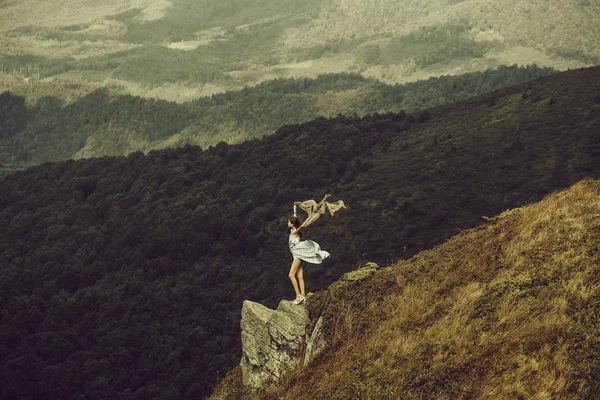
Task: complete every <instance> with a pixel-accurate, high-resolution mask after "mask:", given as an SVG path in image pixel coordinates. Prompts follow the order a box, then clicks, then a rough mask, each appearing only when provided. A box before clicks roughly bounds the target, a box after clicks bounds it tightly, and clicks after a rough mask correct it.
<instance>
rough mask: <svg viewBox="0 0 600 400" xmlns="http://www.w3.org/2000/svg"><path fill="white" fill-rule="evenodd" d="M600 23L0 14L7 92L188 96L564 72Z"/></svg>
mask: <svg viewBox="0 0 600 400" xmlns="http://www.w3.org/2000/svg"><path fill="white" fill-rule="evenodd" d="M599 15H600V4H598V2H597V1H589V0H569V1H562V0H499V1H494V2H490V1H488V0H463V1H461V0H419V1H416V0H402V1H398V0H367V1H364V0H343V1H342V0H320V1H318V0H261V1H254V0H225V1H223V0H206V1H202V2H198V1H196V0H172V1H164V0H127V1H123V2H119V4H118V5H117V4H116V3H106V4H105V3H102V4H100V3H90V2H65V1H62V0H48V1H45V2H43V3H40V2H37V1H33V0H21V1H18V2H9V3H6V2H5V4H4V5H3V6H2V7H1V8H0V32H2V35H1V36H2V37H1V38H0V49H1V52H2V57H0V72H4V73H5V74H0V85H2V86H3V87H5V88H7V89H11V90H12V88H14V87H15V85H19V84H24V83H23V82H22V81H23V80H27V83H28V84H36V82H40V81H41V82H50V81H53V80H58V81H63V82H77V81H81V80H83V81H85V82H87V83H90V84H93V85H95V86H96V87H106V86H111V85H117V86H119V87H121V88H122V90H123V93H124V94H130V95H141V96H144V97H158V98H162V99H168V100H177V101H185V100H191V99H195V98H198V97H200V96H202V95H210V94H213V93H217V92H223V91H227V90H233V89H240V88H242V87H244V86H247V85H250V86H253V85H256V84H258V83H261V82H264V81H269V80H272V79H276V78H315V77H317V76H318V75H320V74H324V73H358V74H360V75H362V76H364V77H373V78H376V79H378V80H381V81H383V82H386V83H391V84H395V83H405V82H412V81H416V80H421V79H427V78H429V77H432V76H441V75H460V74H464V73H469V72H477V71H485V70H487V69H489V68H496V67H498V66H500V65H513V64H517V65H531V64H534V63H536V64H537V65H540V66H542V67H551V68H554V69H559V70H566V69H568V68H578V67H582V66H591V65H597V64H600V50H599V49H600V46H599V43H598V28H597V27H598V26H600V17H599ZM0 87H1V86H0Z"/></svg>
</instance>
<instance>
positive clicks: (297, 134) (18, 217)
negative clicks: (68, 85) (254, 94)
mask: <svg viewBox="0 0 600 400" xmlns="http://www.w3.org/2000/svg"><path fill="white" fill-rule="evenodd" d="M599 81H600V68H591V69H586V70H577V71H570V72H567V73H559V74H554V75H551V76H548V77H544V78H541V79H539V80H536V81H533V82H530V83H524V84H521V85H518V86H515V87H511V88H506V89H501V90H498V91H495V92H493V93H490V94H487V95H484V96H480V97H477V98H473V99H470V100H468V101H464V102H461V103H456V104H450V105H445V106H440V107H437V108H432V109H428V110H426V111H420V112H416V113H408V114H407V113H406V112H402V111H401V112H399V113H389V114H383V115H370V116H365V117H359V116H354V117H343V116H339V117H336V118H331V119H327V118H317V119H315V120H314V121H311V122H309V123H306V124H302V125H289V126H284V127H282V128H280V129H278V131H277V132H276V133H275V134H274V135H271V136H268V137H266V138H264V139H262V140H258V139H256V140H251V141H248V142H244V143H242V144H239V145H228V144H226V143H224V142H221V143H219V144H217V145H215V146H213V147H210V148H207V149H204V150H201V149H200V148H199V147H194V146H190V145H187V146H185V147H183V148H180V149H167V150H161V151H151V152H150V153H149V154H148V155H144V154H142V153H140V152H136V153H133V154H130V155H129V156H128V157H102V158H97V159H91V160H78V161H74V160H68V161H64V162H57V163H46V164H43V165H41V166H37V167H33V168H29V169H27V170H25V171H19V172H15V173H13V174H10V175H8V176H6V177H4V178H2V179H0V221H1V224H2V226H3V229H1V230H0V276H1V277H2V279H1V281H0V313H1V315H2V320H3V321H4V322H3V327H2V331H1V332H0V336H1V341H0V343H1V344H0V365H2V366H3V367H2V373H1V374H0V379H1V380H2V381H1V383H0V387H1V389H0V390H1V391H2V392H1V393H0V394H1V397H2V398H14V399H20V398H28V399H45V398H49V397H50V398H62V399H74V398H80V397H81V396H84V397H89V398H111V399H113V398H123V399H145V398H152V397H160V398H165V399H170V398H173V399H181V398H189V399H192V398H198V397H200V396H201V395H202V394H208V393H209V392H210V391H211V389H212V387H213V386H214V384H215V383H216V382H217V379H218V378H219V377H221V376H222V375H223V374H224V373H225V372H226V371H227V370H229V369H230V368H231V367H233V366H234V365H235V364H237V363H238V362H239V357H240V353H239V351H240V347H239V338H238V335H239V310H240V306H241V302H242V300H243V299H251V300H254V301H258V302H261V303H263V304H265V305H267V306H273V305H274V304H276V302H278V301H279V300H281V299H282V298H291V297H293V290H292V288H291V285H290V283H289V281H288V278H287V273H288V268H289V264H290V262H291V257H290V254H289V250H288V249H287V227H286V218H287V217H288V215H289V214H290V212H291V205H292V202H293V201H295V200H305V199H308V198H315V199H317V200H319V199H320V197H321V196H323V195H324V194H326V193H331V194H332V195H333V198H332V199H343V200H344V201H345V202H346V204H347V205H348V209H347V210H343V211H341V212H339V214H338V215H336V217H335V218H333V219H331V218H327V217H324V218H322V219H320V220H319V221H318V222H317V223H315V224H314V225H312V226H311V227H310V228H309V229H307V231H306V234H307V235H308V236H307V237H308V238H311V239H315V240H317V241H318V242H319V243H320V244H321V246H322V247H323V248H324V249H326V250H328V251H330V252H331V254H332V257H331V259H329V260H327V262H326V263H325V264H323V265H322V266H319V267H311V266H307V268H306V273H305V279H306V281H307V289H308V290H309V291H315V290H318V289H320V288H323V287H325V286H326V285H328V284H330V283H331V282H333V281H334V280H336V279H337V278H338V277H339V276H340V275H341V274H342V273H344V272H346V271H348V270H351V269H354V268H355V267H356V266H357V265H358V264H360V263H362V262H364V261H375V262H378V263H379V264H380V265H390V264H391V263H393V262H395V261H396V260H398V259H399V258H404V257H408V256H411V255H413V254H416V253H417V252H418V251H420V250H423V249H426V248H430V247H432V246H434V245H436V244H439V243H441V242H442V241H444V240H446V239H448V238H450V237H451V236H453V235H455V234H456V233H458V232H459V231H461V230H463V229H465V228H468V227H472V226H474V225H476V224H478V223H480V222H481V221H482V216H492V215H495V214H497V213H499V212H501V211H502V210H504V209H506V208H512V207H515V206H519V205H522V204H525V203H527V202H532V201H537V200H539V199H541V198H542V197H543V196H545V195H546V194H548V193H550V192H552V191H554V190H557V189H561V188H564V187H567V186H569V185H571V184H573V183H575V182H578V181H580V180H581V179H582V178H584V177H587V176H591V177H600V163H598V157H600V88H599V87H598V82H599Z"/></svg>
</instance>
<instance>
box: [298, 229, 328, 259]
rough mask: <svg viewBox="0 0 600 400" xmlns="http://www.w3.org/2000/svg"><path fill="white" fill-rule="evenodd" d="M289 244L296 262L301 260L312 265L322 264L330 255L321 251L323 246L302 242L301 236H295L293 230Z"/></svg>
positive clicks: (309, 241)
mask: <svg viewBox="0 0 600 400" xmlns="http://www.w3.org/2000/svg"><path fill="white" fill-rule="evenodd" d="M288 243H289V245H290V251H291V252H292V255H293V256H294V259H295V260H298V259H299V260H302V261H306V262H308V263H311V264H321V263H322V262H323V260H324V259H326V258H327V257H329V253H328V252H326V251H325V250H321V246H319V244H318V243H317V242H313V241H312V240H300V236H298V235H296V234H294V230H293V229H292V230H291V231H290V237H289V241H288Z"/></svg>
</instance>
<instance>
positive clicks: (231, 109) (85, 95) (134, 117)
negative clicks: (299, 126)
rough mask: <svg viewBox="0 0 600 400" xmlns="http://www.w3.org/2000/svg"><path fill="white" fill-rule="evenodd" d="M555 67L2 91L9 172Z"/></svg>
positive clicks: (363, 109) (440, 95)
mask: <svg viewBox="0 0 600 400" xmlns="http://www.w3.org/2000/svg"><path fill="white" fill-rule="evenodd" d="M552 72H553V71H552V70H550V69H547V68H537V67H520V68H519V67H516V66H514V67H500V68H498V69H496V70H493V71H487V72H485V73H474V74H468V75H464V76H460V77H442V78H437V79H430V80H428V81H424V82H417V83H412V84H408V85H402V86H401V85H395V86H390V85H385V84H382V83H379V82H377V81H375V80H372V79H365V78H363V77H361V76H359V75H348V74H333V75H323V76H320V77H319V78H316V79H285V80H275V81H271V82H267V83H263V84H261V85H259V86H256V87H254V88H245V89H244V90H242V91H236V92H226V93H222V94H216V95H213V96H211V97H210V98H202V99H198V100H195V101H192V102H187V103H183V104H177V103H173V102H167V101H163V100H155V99H144V98H140V97H132V96H128V95H125V96H123V95H118V92H117V93H115V90H106V89H98V90H91V88H90V86H89V85H86V84H84V83H83V82H81V83H79V84H76V85H71V86H69V87H63V86H61V85H57V84H39V85H28V86H25V87H21V88H16V90H15V92H14V93H12V92H6V93H3V94H0V168H2V166H3V165H4V167H5V168H6V167H10V166H12V167H23V166H30V165H35V164H40V163H42V162H45V161H57V160H64V159H68V158H82V157H85V158H89V157H100V156H104V155H127V154H129V153H131V152H134V151H143V152H148V151H150V150H152V149H158V148H165V147H177V146H183V145H185V144H194V145H199V146H202V147H207V146H209V145H216V144H217V143H218V142H221V141H225V142H227V143H228V144H232V143H239V142H242V141H245V140H249V139H254V138H260V137H263V136H265V135H270V134H272V133H273V132H275V130H276V129H277V128H278V127H280V126H281V125H289V124H294V123H301V122H306V121H309V120H311V119H314V118H316V117H318V116H324V117H334V116H337V115H338V114H340V113H342V114H345V115H352V114H355V115H360V116H363V115H366V114H371V113H375V112H378V113H385V112H399V111H400V110H402V109H405V110H407V111H415V110H419V109H425V108H429V107H433V106H436V105H440V104H444V103H446V102H452V101H458V100H463V99H466V98H469V97H472V96H476V95H479V94H482V93H486V92H489V91H491V90H494V89H499V88H501V87H505V86H509V85H513V84H516V83H519V82H523V81H527V80H531V79H535V78H538V77H541V76H546V75H549V74H550V73H552Z"/></svg>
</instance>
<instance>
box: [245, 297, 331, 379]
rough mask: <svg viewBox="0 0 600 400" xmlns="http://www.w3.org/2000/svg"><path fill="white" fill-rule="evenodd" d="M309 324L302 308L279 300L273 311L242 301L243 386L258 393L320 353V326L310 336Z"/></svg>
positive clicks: (322, 340) (321, 344) (322, 344)
mask: <svg viewBox="0 0 600 400" xmlns="http://www.w3.org/2000/svg"><path fill="white" fill-rule="evenodd" d="M309 323H310V319H309V316H308V312H307V311H306V308H305V307H304V306H303V305H296V304H294V303H293V302H291V301H287V300H282V301H281V302H280V303H279V306H278V307H277V309H276V310H271V309H269V308H267V307H265V306H263V305H261V304H258V303H254V302H251V301H248V300H246V301H244V305H243V307H242V320H241V323H240V325H241V328H242V353H243V354H242V361H241V363H240V365H241V368H242V374H243V379H244V385H245V386H247V387H250V388H252V389H254V390H258V389H262V388H264V387H265V386H266V385H268V384H269V383H271V382H274V381H277V380H279V378H281V376H282V375H283V374H285V372H287V371H289V370H290V369H292V368H294V367H296V366H301V365H303V364H304V365H305V364H306V363H308V362H310V360H312V359H313V358H314V357H315V356H316V355H317V354H318V353H319V352H320V351H322V350H323V348H324V347H325V342H324V339H323V337H322V336H323V335H322V333H321V329H320V326H321V324H319V322H317V324H316V325H315V328H314V329H313V330H312V332H306V329H307V326H308V325H309ZM317 328H319V329H318V330H317ZM307 344H308V346H307Z"/></svg>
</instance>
